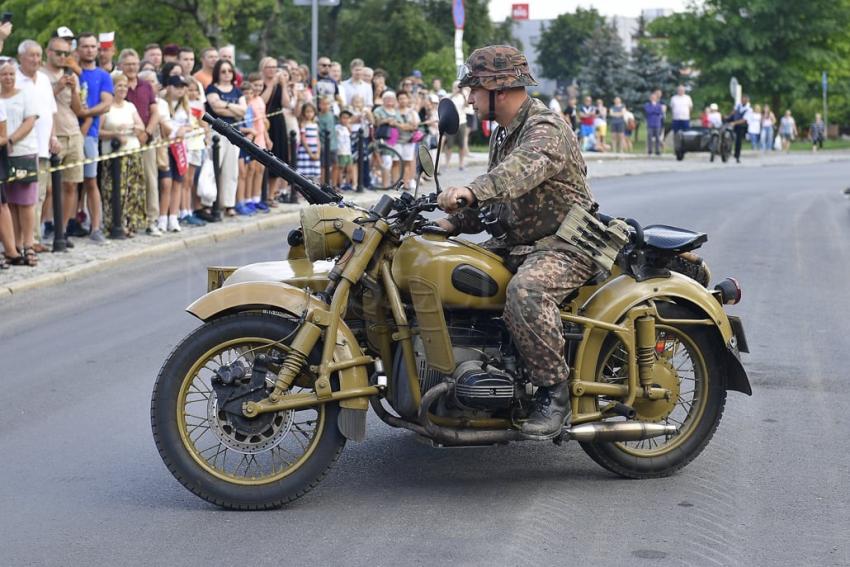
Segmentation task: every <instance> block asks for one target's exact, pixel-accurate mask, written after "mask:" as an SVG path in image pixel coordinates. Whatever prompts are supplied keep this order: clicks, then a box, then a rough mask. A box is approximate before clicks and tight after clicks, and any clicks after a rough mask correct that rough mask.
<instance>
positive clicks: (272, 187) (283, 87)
mask: <svg viewBox="0 0 850 567" xmlns="http://www.w3.org/2000/svg"><path fill="white" fill-rule="evenodd" d="M260 74H261V75H262V79H263V90H262V92H261V93H259V94H260V97H261V98H262V100H263V103H264V104H265V105H266V113H267V116H268V122H269V131H268V137H269V143H270V144H271V149H272V153H274V155H276V156H277V157H278V158H280V159H282V160H283V161H285V162H287V163H289V161H290V154H289V152H290V149H289V132H288V131H287V128H286V114H287V113H288V114H292V102H293V101H294V100H295V96H294V94H295V93H294V92H293V90H292V83H291V81H290V77H289V70H287V69H286V68H280V67H279V66H278V62H277V59H275V58H274V57H263V58H262V59H261V60H260ZM283 184H284V181H283V179H281V178H280V177H276V176H274V175H272V174H271V172H269V196H270V197H274V196H276V195H277V194H278V193H279V192H280V191H281V189H282V185H283ZM271 202H272V203H274V201H271Z"/></svg>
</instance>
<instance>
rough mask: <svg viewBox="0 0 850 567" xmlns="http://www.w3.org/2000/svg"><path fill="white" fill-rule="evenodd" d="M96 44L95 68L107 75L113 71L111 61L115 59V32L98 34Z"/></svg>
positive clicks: (113, 67)
mask: <svg viewBox="0 0 850 567" xmlns="http://www.w3.org/2000/svg"><path fill="white" fill-rule="evenodd" d="M97 43H98V50H97V66H98V67H100V68H101V69H103V70H104V71H106V72H107V73H111V72H112V71H113V70H114V69H115V66H114V63H113V61H112V59H113V58H114V57H115V32H107V33H102V34H99V35H98V37H97Z"/></svg>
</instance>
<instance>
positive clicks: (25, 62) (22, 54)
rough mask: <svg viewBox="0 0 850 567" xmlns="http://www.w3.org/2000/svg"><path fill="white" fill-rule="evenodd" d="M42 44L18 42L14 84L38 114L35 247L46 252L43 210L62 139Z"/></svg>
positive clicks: (36, 128)
mask: <svg viewBox="0 0 850 567" xmlns="http://www.w3.org/2000/svg"><path fill="white" fill-rule="evenodd" d="M41 55H42V52H41V46H40V45H39V44H38V43H36V42H35V41H33V40H31V39H25V40H24V41H22V42H21V43H20V45H18V61H19V62H20V66H19V67H18V72H17V77H16V78H15V84H16V85H17V87H18V88H19V89H21V90H23V91H25V92H27V91H28V92H29V94H27V97H28V98H30V99H31V100H32V102H33V107H34V108H35V112H36V114H37V115H38V119H37V120H36V122H35V131H36V137H37V139H38V203H36V205H35V243H36V244H35V246H34V249H35V251H36V252H38V253H40V252H47V250H48V249H47V247H46V246H45V245H44V244H42V243H41V242H40V239H41V213H42V210H41V209H42V206H43V205H44V200H45V197H46V196H47V190H48V189H49V187H50V174H49V173H48V169H49V168H50V153H51V151H53V152H58V151H59V142H58V141H57V140H56V137H55V136H54V131H53V119H54V115H55V114H56V99H55V98H54V96H53V88H52V87H51V86H50V79H49V78H48V76H47V75H45V74H44V73H43V72H41V71H39V67H40V66H41Z"/></svg>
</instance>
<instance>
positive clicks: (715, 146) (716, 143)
mask: <svg viewBox="0 0 850 567" xmlns="http://www.w3.org/2000/svg"><path fill="white" fill-rule="evenodd" d="M709 149H710V151H711V156H710V157H709V161H711V162H712V163H713V162H714V158H715V156H717V154H718V151H719V149H720V137H719V136H718V135H717V134H714V135H712V136H711V141H710V142H709Z"/></svg>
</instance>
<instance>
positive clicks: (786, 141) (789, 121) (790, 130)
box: [779, 110, 797, 152]
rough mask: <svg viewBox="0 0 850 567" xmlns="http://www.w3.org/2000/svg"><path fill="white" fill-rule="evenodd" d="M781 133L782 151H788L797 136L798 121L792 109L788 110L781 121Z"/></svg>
mask: <svg viewBox="0 0 850 567" xmlns="http://www.w3.org/2000/svg"><path fill="white" fill-rule="evenodd" d="M779 135H780V136H782V151H783V152H787V151H788V150H789V149H790V148H791V142H793V141H794V140H795V139H796V138H797V123H796V122H795V121H794V117H793V116H792V115H791V111H790V110H786V111H785V116H783V117H782V120H780V121H779Z"/></svg>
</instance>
